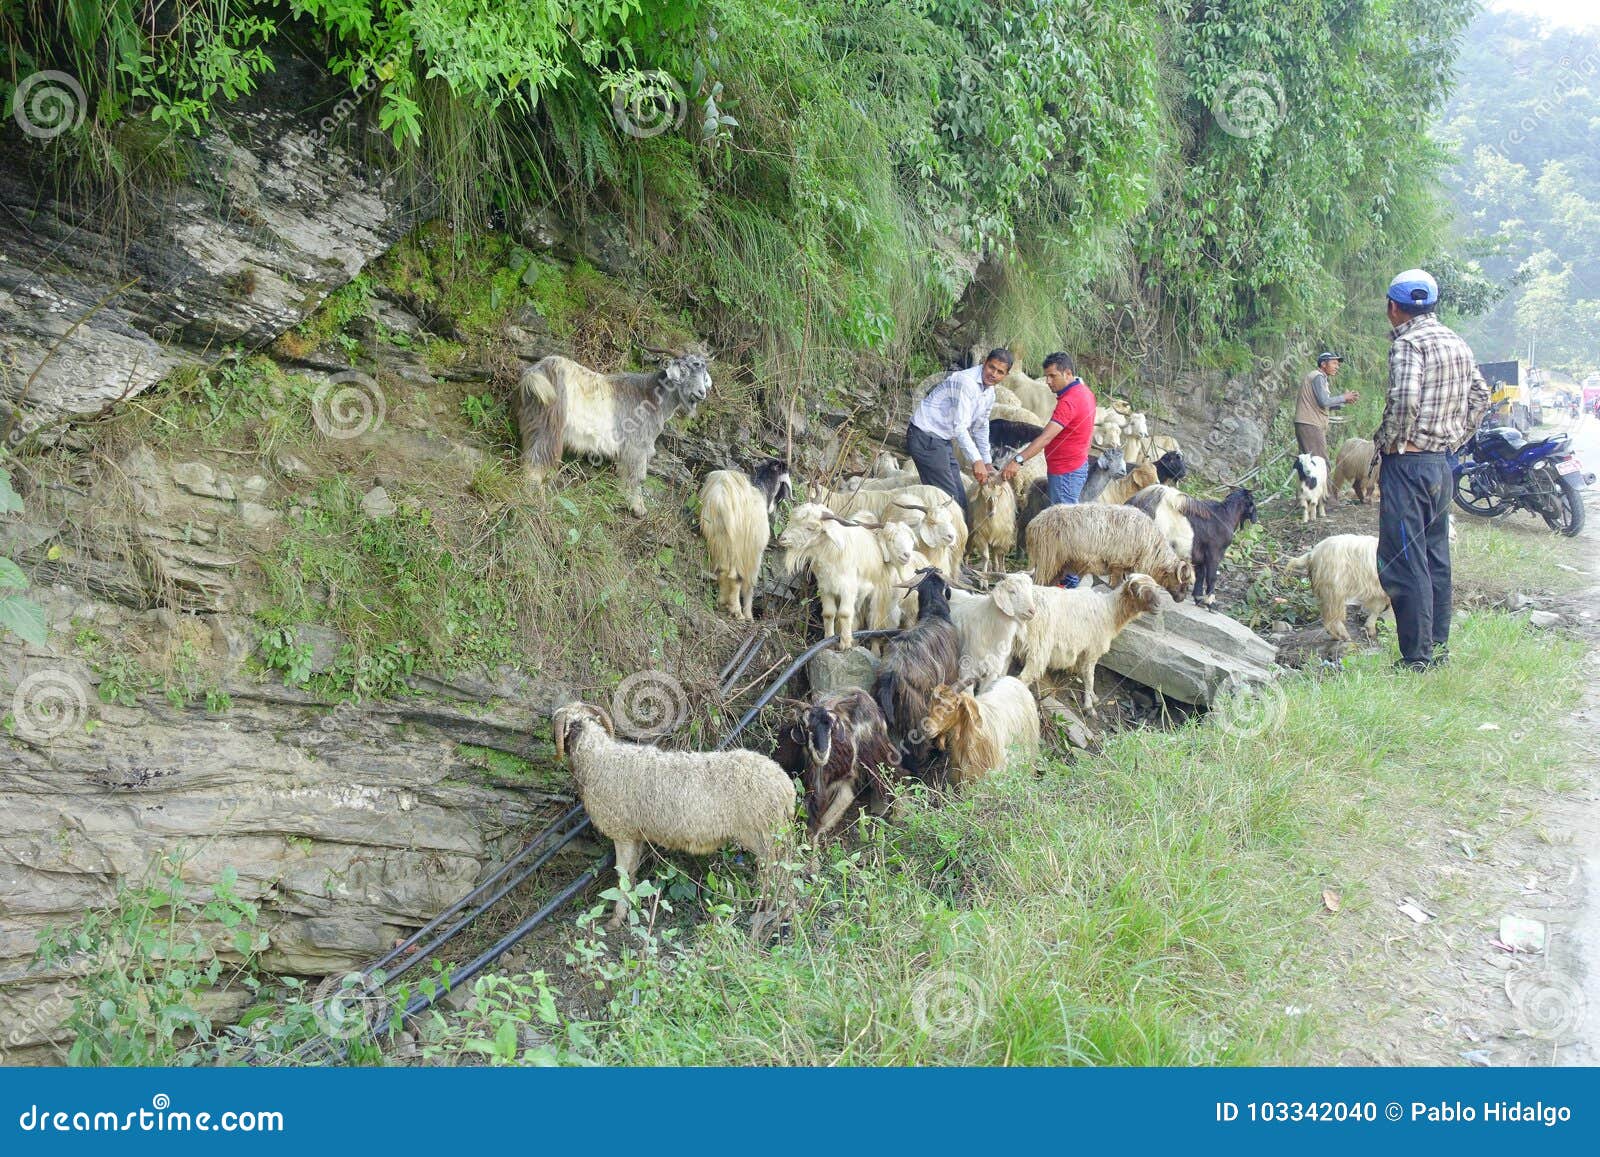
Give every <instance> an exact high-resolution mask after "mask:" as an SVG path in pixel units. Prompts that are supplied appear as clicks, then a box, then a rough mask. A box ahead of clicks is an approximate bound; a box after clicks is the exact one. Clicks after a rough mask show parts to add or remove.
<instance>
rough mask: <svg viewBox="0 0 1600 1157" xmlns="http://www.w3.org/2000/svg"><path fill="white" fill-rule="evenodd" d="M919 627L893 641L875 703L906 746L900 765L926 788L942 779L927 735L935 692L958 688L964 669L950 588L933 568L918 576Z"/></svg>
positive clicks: (875, 684) (874, 692) (874, 690)
mask: <svg viewBox="0 0 1600 1157" xmlns="http://www.w3.org/2000/svg"><path fill="white" fill-rule="evenodd" d="M916 591H917V621H916V623H915V624H914V625H913V626H911V627H910V628H908V629H906V630H904V631H902V632H901V633H900V634H899V635H898V636H896V637H895V638H894V639H891V640H890V641H889V645H888V646H887V647H885V648H884V651H883V658H882V660H881V661H880V662H879V664H878V675H877V679H876V680H875V681H874V682H873V685H872V697H873V698H874V699H876V700H877V702H878V707H879V708H880V709H881V710H882V711H883V718H884V722H886V723H887V724H888V725H889V734H890V735H891V736H893V737H894V739H896V740H897V741H899V742H901V743H903V744H904V748H903V754H902V756H901V763H902V764H903V765H904V766H905V769H906V770H907V771H908V772H910V773H911V774H912V775H914V776H916V777H917V778H919V779H921V780H923V781H924V782H929V783H931V782H935V781H936V780H937V779H938V778H939V773H938V771H937V768H938V761H937V759H936V758H935V755H934V750H933V743H932V741H931V739H930V738H929V737H928V736H927V734H926V733H925V732H924V730H923V721H924V720H926V719H927V717H928V703H929V701H930V697H931V696H932V695H933V692H934V689H935V688H936V687H942V686H945V685H947V684H950V683H954V682H955V681H956V680H957V678H959V672H960V667H961V642H960V639H959V638H958V637H957V635H956V628H955V624H954V623H952V622H951V621H950V584H949V583H948V582H946V581H945V578H944V576H943V575H941V574H940V573H939V572H938V571H936V570H933V569H932V568H929V569H927V570H923V571H920V572H918V577H917V582H916Z"/></svg>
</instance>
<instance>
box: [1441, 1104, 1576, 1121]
mask: <svg viewBox="0 0 1600 1157" xmlns="http://www.w3.org/2000/svg"><path fill="white" fill-rule="evenodd" d="M1411 1119H1412V1120H1413V1121H1483V1122H1484V1123H1486V1124H1493V1125H1544V1126H1546V1127H1548V1126H1552V1125H1560V1124H1565V1123H1566V1122H1568V1121H1570V1120H1572V1110H1571V1109H1569V1108H1567V1106H1565V1105H1547V1104H1545V1103H1544V1102H1543V1101H1534V1102H1532V1103H1531V1104H1530V1103H1529V1102H1527V1101H1485V1102H1484V1103H1483V1108H1481V1109H1479V1108H1477V1107H1475V1106H1473V1105H1468V1104H1464V1103H1462V1102H1461V1101H1451V1102H1444V1101H1441V1102H1439V1103H1437V1104H1431V1105H1430V1104H1429V1103H1427V1102H1426V1101H1412V1102H1411Z"/></svg>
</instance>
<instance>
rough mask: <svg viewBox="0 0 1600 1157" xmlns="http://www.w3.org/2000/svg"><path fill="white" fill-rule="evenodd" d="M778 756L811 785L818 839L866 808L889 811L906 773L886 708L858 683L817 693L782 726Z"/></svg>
mask: <svg viewBox="0 0 1600 1157" xmlns="http://www.w3.org/2000/svg"><path fill="white" fill-rule="evenodd" d="M773 758H774V759H775V760H777V762H778V765H779V766H780V767H782V768H784V770H786V771H788V772H789V773H790V774H791V775H794V776H796V777H797V778H798V779H799V780H800V783H801V786H802V787H803V788H804V790H805V799H806V830H807V831H808V832H809V833H810V834H811V838H812V839H813V840H820V839H822V838H823V837H825V836H827V835H828V834H830V833H832V832H835V831H839V830H841V829H844V828H847V827H849V826H851V825H852V824H854V823H855V821H856V818H857V817H858V816H859V815H860V814H861V813H862V812H867V813H868V814H870V815H875V816H882V815H886V814H888V811H889V808H890V805H892V804H893V803H894V794H895V789H896V788H897V787H898V785H899V783H900V781H901V780H902V779H903V778H904V776H905V769H904V768H902V767H901V765H900V753H899V752H898V751H896V750H895V746H894V744H893V743H891V742H890V740H889V729H888V727H887V726H886V725H885V724H884V721H883V712H882V711H880V710H879V709H878V705H877V703H876V702H874V701H873V698H872V696H871V695H869V694H867V692H865V691H863V690H861V689H860V688H858V687H852V688H848V689H846V690H843V691H828V692H824V693H822V694H820V695H817V696H816V697H815V698H814V699H813V700H812V702H811V705H810V706H809V707H807V708H805V709H804V710H803V711H802V712H801V713H800V716H799V718H798V719H795V720H794V721H792V722H791V723H789V724H787V725H786V726H785V727H783V728H782V729H781V730H780V732H779V749H778V752H777V753H775V754H774V757H773Z"/></svg>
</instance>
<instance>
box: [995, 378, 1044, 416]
mask: <svg viewBox="0 0 1600 1157" xmlns="http://www.w3.org/2000/svg"><path fill="white" fill-rule="evenodd" d="M1000 384H1001V385H1002V386H1005V387H1006V388H1007V389H1008V390H1010V391H1011V392H1012V393H1013V394H1015V395H1016V396H1017V401H1018V402H1020V403H1021V404H1022V407H1023V408H1024V409H1025V410H1027V411H1028V412H1030V413H1031V414H1033V416H1034V420H1035V421H1038V422H1048V421H1049V420H1050V415H1051V414H1053V413H1055V412H1056V395H1055V391H1053V390H1052V389H1051V388H1050V387H1049V386H1047V385H1045V384H1044V382H1042V381H1040V380H1039V379H1038V378H1030V377H1029V376H1028V375H1027V374H1025V373H1023V372H1022V371H1021V370H1020V369H1018V368H1017V367H1016V366H1012V367H1011V372H1010V373H1009V374H1007V375H1006V376H1005V378H1004V379H1003V380H1002V381H1001V382H1000Z"/></svg>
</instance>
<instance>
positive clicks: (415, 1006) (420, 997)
mask: <svg viewBox="0 0 1600 1157" xmlns="http://www.w3.org/2000/svg"><path fill="white" fill-rule="evenodd" d="M615 863H616V856H615V855H614V854H613V853H611V852H607V853H606V854H605V855H604V856H601V857H600V859H599V860H598V861H596V862H595V863H594V864H593V865H592V866H591V867H589V869H588V870H587V871H585V872H584V873H583V874H582V875H581V876H579V877H578V878H577V879H576V880H574V881H572V883H570V884H568V885H567V886H566V887H565V888H563V889H561V891H559V892H557V893H556V894H555V895H554V896H552V897H550V899H549V900H548V901H546V903H545V905H544V907H542V908H540V909H539V910H538V911H537V912H535V913H534V914H533V915H531V916H529V917H528V918H527V919H526V920H524V921H523V922H522V923H521V924H518V925H517V926H516V927H515V928H513V929H512V930H511V931H509V932H507V933H506V934H505V935H504V936H502V937H501V938H500V939H499V940H498V941H496V942H495V944H494V946H493V947H492V948H490V949H489V950H488V951H486V952H485V953H484V954H483V955H482V956H479V957H478V958H477V959H476V960H474V961H472V962H471V963H470V964H468V965H467V966H466V967H465V968H463V969H462V970H461V971H460V972H457V973H454V974H453V975H451V976H450V979H449V984H448V985H444V984H441V985H440V986H439V987H438V988H437V989H435V990H434V992H433V993H432V994H431V995H430V994H428V993H418V994H417V995H416V996H414V997H413V998H412V999H411V1001H410V1003H408V1004H407V1005H406V1009H405V1012H404V1013H403V1014H402V1015H403V1016H406V1017H412V1016H416V1015H417V1013H419V1012H421V1011H423V1010H424V1009H426V1008H430V1007H432V1006H433V1005H434V1004H435V1003H437V1002H438V1000H439V998H440V997H441V996H443V995H444V994H445V993H447V992H449V991H450V990H451V989H454V988H459V987H460V986H461V985H463V984H465V983H466V982H467V981H469V980H471V979H472V978H473V977H474V976H476V975H478V973H480V972H482V971H483V970H484V969H485V968H487V967H489V965H491V964H493V963H494V962H495V961H496V960H499V959H500V957H502V956H504V955H505V954H506V953H507V952H509V951H510V950H511V949H512V948H513V947H514V946H515V945H516V943H517V941H519V940H521V939H522V938H523V937H524V936H526V935H527V934H528V933H530V932H532V931H533V930H534V929H535V928H537V927H538V926H539V925H540V924H542V923H544V922H545V920H547V919H548V918H549V917H550V916H551V915H552V914H553V913H554V912H556V911H557V910H558V909H559V908H561V906H562V905H563V904H565V903H566V902H567V901H568V900H570V899H572V898H573V897H574V896H576V895H577V894H578V893H579V892H581V891H583V890H584V889H585V888H587V887H588V886H589V885H590V884H592V883H594V881H595V880H597V879H599V877H600V873H601V872H604V871H606V870H607V869H609V868H610V867H611V866H612V865H613V864H615Z"/></svg>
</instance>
